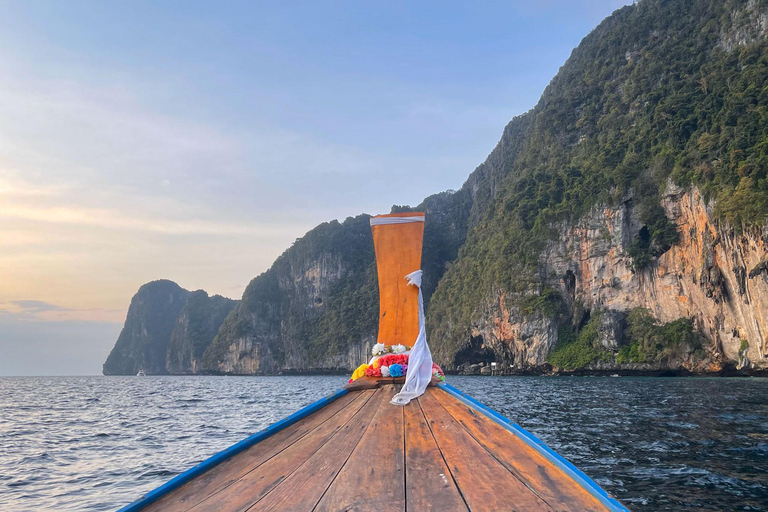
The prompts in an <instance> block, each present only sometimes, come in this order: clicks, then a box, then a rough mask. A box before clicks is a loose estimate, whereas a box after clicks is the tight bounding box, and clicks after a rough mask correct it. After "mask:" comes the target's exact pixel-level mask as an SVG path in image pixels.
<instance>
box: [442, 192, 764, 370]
mask: <svg viewBox="0 0 768 512" xmlns="http://www.w3.org/2000/svg"><path fill="white" fill-rule="evenodd" d="M662 204H663V207H664V209H665V211H666V213H667V216H668V217H669V218H670V219H671V220H672V221H673V222H674V223H675V226H676V227H677V230H678V232H679V233H680V241H679V242H678V243H677V244H675V245H673V246H672V247H671V248H670V249H669V250H667V251H666V252H665V253H664V254H662V255H661V257H660V258H659V259H658V261H657V262H655V263H654V264H653V265H652V266H651V267H650V268H646V269H644V270H642V271H635V270H633V268H632V260H631V258H630V256H629V255H628V254H627V249H628V247H629V246H630V243H631V241H632V240H633V239H634V238H635V237H636V236H637V234H638V233H639V231H640V230H641V229H642V224H641V223H640V221H639V219H638V216H637V212H636V210H635V208H634V207H633V201H632V200H631V199H627V200H626V201H624V202H622V203H620V204H618V205H616V206H610V207H609V206H605V205H603V206H596V207H594V208H593V209H592V210H591V211H590V212H589V213H588V214H587V215H586V216H584V217H583V218H582V219H580V221H579V222H578V223H576V224H563V225H561V226H559V231H558V234H557V238H556V239H555V240H553V241H551V242H550V243H549V244H548V245H547V247H546V249H545V250H544V251H543V252H542V253H541V255H540V259H539V264H538V274H539V276H541V278H542V280H541V283H540V284H539V286H541V287H550V288H552V289H556V290H558V291H559V293H560V296H561V297H563V299H564V301H565V302H566V304H567V314H568V315H569V316H570V317H571V318H576V320H578V317H579V316H580V315H581V314H582V312H583V311H590V310H591V311H602V312H603V314H602V316H601V321H600V327H599V333H598V339H599V343H600V344H601V345H602V347H603V348H605V349H607V350H609V351H617V350H618V349H619V348H620V346H621V345H623V344H624V340H625V337H626V336H625V329H626V318H627V314H628V313H629V312H630V311H631V310H633V309H634V308H638V307H641V308H646V309H648V310H650V311H651V312H652V313H653V315H654V316H655V317H656V318H657V319H659V320H660V321H661V322H671V321H674V320H676V319H678V318H692V319H694V320H695V325H696V326H697V328H698V330H699V331H700V332H701V333H702V334H703V335H704V337H705V338H706V339H707V341H708V342H709V344H708V346H707V349H708V357H707V358H703V359H701V360H699V361H698V362H696V363H693V364H691V365H689V367H688V368H687V369H688V370H691V371H717V370H719V369H721V368H722V367H723V365H724V364H728V363H731V364H734V363H738V362H739V361H740V357H741V358H742V359H741V366H742V367H747V368H752V369H764V368H768V359H766V339H765V333H766V332H768V317H767V316H766V312H768V271H767V270H768V269H766V264H765V262H766V257H767V256H768V246H767V245H766V244H767V243H768V224H767V225H765V226H764V227H763V228H762V229H758V228H755V229H752V230H749V231H747V232H744V233H742V234H736V233H735V232H734V230H733V229H730V228H724V227H722V226H721V225H720V223H718V222H717V221H715V220H713V213H712V206H711V205H709V206H707V205H706V204H705V203H704V201H703V199H702V197H701V194H700V193H699V191H698V189H696V188H695V187H694V188H690V189H682V188H680V187H678V186H676V185H674V184H672V183H669V184H668V187H667V190H666V192H665V194H664V196H663V199H662ZM518 303H519V301H518V300H517V298H516V297H514V296H510V295H507V294H504V293H496V294H494V295H493V296H491V297H489V298H488V299H486V306H485V307H484V308H483V310H482V312H481V314H480V315H479V321H478V322H477V324H476V325H474V326H473V331H472V335H473V336H474V337H477V338H480V339H482V340H484V343H485V344H486V345H487V346H489V347H490V348H492V349H493V351H494V352H495V354H497V358H498V360H499V361H503V362H506V363H509V364H511V365H513V366H514V367H515V368H516V369H518V370H521V371H526V370H534V369H536V368H540V367H542V366H544V365H546V363H547V356H548V354H549V353H550V351H551V349H552V348H553V347H554V346H555V344H556V343H557V339H558V329H557V321H556V320H557V319H556V317H554V316H550V317H547V316H546V315H543V314H541V313H535V314H525V312H523V311H522V308H521V307H520V306H518V305H517V304H518ZM744 344H748V347H746V348H744ZM445 363H447V364H448V365H450V364H451V361H450V360H449V361H445ZM598 366H600V367H601V368H602V369H606V370H608V369H621V368H622V365H620V364H606V363H603V364H601V365H598ZM667 368H668V365H665V364H662V365H657V366H653V365H649V366H647V368H646V369H649V370H650V369H667Z"/></svg>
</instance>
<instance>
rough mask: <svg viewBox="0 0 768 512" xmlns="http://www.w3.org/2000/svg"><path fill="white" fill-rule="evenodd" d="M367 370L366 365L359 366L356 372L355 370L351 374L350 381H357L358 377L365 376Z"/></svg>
mask: <svg viewBox="0 0 768 512" xmlns="http://www.w3.org/2000/svg"><path fill="white" fill-rule="evenodd" d="M367 369H368V365H367V364H361V365H360V366H358V367H357V370H355V371H354V372H353V373H352V377H351V378H352V380H357V379H359V378H360V377H362V376H363V375H365V370H367Z"/></svg>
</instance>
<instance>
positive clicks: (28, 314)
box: [0, 300, 125, 323]
mask: <svg viewBox="0 0 768 512" xmlns="http://www.w3.org/2000/svg"><path fill="white" fill-rule="evenodd" d="M124 318H125V309H107V308H69V307H64V306H60V305H58V304H53V303H50V302H46V301H43V300H11V301H7V302H0V320H2V321H14V322H22V323H23V322H105V321H106V322H107V323H112V322H120V321H122V320H123V319H124Z"/></svg>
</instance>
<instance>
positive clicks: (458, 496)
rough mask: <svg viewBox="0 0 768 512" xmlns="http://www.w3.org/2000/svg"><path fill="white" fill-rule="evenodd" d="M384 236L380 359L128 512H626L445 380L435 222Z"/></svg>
mask: <svg viewBox="0 0 768 512" xmlns="http://www.w3.org/2000/svg"><path fill="white" fill-rule="evenodd" d="M371 229H372V231H373V241H374V246H375V249H376V265H377V271H378V281H379V302H380V304H379V332H378V339H377V341H378V343H376V345H374V347H373V355H374V357H373V359H371V361H370V362H369V363H368V364H362V365H361V366H360V367H359V368H358V369H357V370H355V372H354V373H353V374H352V378H351V379H350V381H349V383H348V384H347V385H346V386H344V387H343V388H341V389H339V390H338V391H336V392H335V393H333V394H331V395H329V396H327V397H325V398H321V399H320V400H318V401H316V402H314V403H312V404H310V405H308V406H306V407H304V408H303V409H301V410H299V411H297V412H295V413H293V414H292V415H290V416H288V417H286V418H284V419H282V420H280V421H278V422H277V423H274V424H273V425H270V426H269V427H267V428H265V429H264V430H262V431H260V432H257V433H255V434H253V435H251V436H250V437H247V438H245V439H243V440H242V441H240V442H239V443H237V444H234V445H232V446H231V447H229V448H227V449H226V450H224V451H222V452H220V453H218V454H216V455H214V456H213V457H211V458H209V459H208V460H205V461H203V462H201V463H200V464H198V465H197V466H195V467H193V468H191V469H189V470H187V471H185V472H184V473H181V474H180V475H177V476H176V477H175V478H173V479H171V480H170V481H169V482H166V483H165V484H163V485H161V486H160V487H158V488H157V489H155V490H153V491H150V492H149V493H147V494H146V495H145V496H144V497H142V498H141V499H139V500H137V501H135V502H134V503H131V504H129V505H126V506H125V507H123V508H121V509H120V510H119V511H118V512H137V511H143V512H160V511H162V512H235V511H237V512H243V511H248V512H264V511H275V512H277V511H318V512H321V511H324V512H338V511H341V510H345V511H357V512H363V511H369V512H385V511H386V512H405V511H406V510H410V511H417V512H418V511H426V510H439V511H445V512H451V511H465V512H469V511H489V512H491V511H504V510H515V511H519V512H523V511H530V512H534V511H535V512H539V511H541V512H554V511H574V512H575V511H579V512H582V511H585V512H586V511H589V512H606V511H611V512H627V509H626V508H624V506H623V505H622V504H621V503H619V502H618V501H617V500H616V499H614V498H613V497H611V496H609V495H608V493H606V492H605V491H604V490H603V489H602V488H600V486H599V485H597V484H596V483H595V482H594V481H592V480H591V479H590V478H589V477H588V476H587V475H585V474H584V473H582V472H581V471H579V470H578V469H577V468H576V467H575V466H574V465H573V464H571V463H570V462H568V461H567V460H565V459H564V458H563V457H562V456H560V455H559V454H557V453H556V452H555V451H554V450H552V449H550V448H548V447H547V446H546V445H545V444H544V443H543V442H542V441H541V440H540V439H538V438H537V437H536V436H534V435H533V434H531V433H529V432H528V431H526V430H525V429H523V428H522V427H520V426H519V425H517V424H516V423H512V422H511V421H510V420H508V419H507V418H505V417H503V416H502V415H501V414H499V413H497V412H496V411H494V410H492V409H489V408H488V407H487V406H485V405H483V404H482V403H480V402H478V401H477V400H475V399H474V398H472V397H470V396H468V395H466V394H465V393H463V392H461V391H459V390H458V389H456V388H454V387H452V386H450V385H448V384H446V383H445V382H444V376H443V373H442V370H440V368H439V367H437V366H436V365H434V364H433V363H432V356H431V354H430V352H429V347H428V346H427V340H426V331H425V328H424V309H423V301H422V297H421V291H420V285H421V270H419V268H420V267H421V250H422V239H423V235H424V214H423V213H416V212H408V213H396V214H390V215H379V216H376V217H372V218H371ZM406 276H407V281H406ZM414 340H415V341H414ZM414 383H415V384H414Z"/></svg>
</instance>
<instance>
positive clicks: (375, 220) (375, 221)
mask: <svg viewBox="0 0 768 512" xmlns="http://www.w3.org/2000/svg"><path fill="white" fill-rule="evenodd" d="M408 222H424V216H423V215H419V216H417V217H371V226H381V225H382V224H406V223H408Z"/></svg>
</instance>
